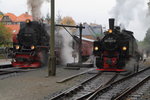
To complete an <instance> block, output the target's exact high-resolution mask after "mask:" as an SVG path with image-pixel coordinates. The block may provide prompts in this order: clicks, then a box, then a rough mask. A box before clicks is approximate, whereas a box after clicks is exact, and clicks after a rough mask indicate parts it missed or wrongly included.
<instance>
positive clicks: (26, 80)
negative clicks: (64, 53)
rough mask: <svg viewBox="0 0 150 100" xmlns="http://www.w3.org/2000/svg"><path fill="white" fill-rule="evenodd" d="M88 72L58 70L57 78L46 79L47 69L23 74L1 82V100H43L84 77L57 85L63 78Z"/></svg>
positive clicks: (60, 68)
mask: <svg viewBox="0 0 150 100" xmlns="http://www.w3.org/2000/svg"><path fill="white" fill-rule="evenodd" d="M85 70H88V69H86V68H82V69H80V70H68V69H63V68H62V67H59V68H57V71H56V76H55V77H54V76H50V77H48V78H47V77H46V75H47V71H46V68H42V69H38V70H36V71H32V72H27V73H22V74H20V75H17V76H14V77H8V78H6V79H3V80H0V100H43V99H44V97H46V96H47V95H49V94H52V93H55V92H57V91H60V90H62V89H65V88H69V87H71V86H73V85H75V84H76V83H77V82H78V81H79V80H81V79H82V78H84V75H82V76H79V77H77V78H74V79H72V80H71V81H69V82H64V83H56V81H58V80H61V79H62V78H65V77H68V76H71V75H73V74H77V73H80V72H82V71H85Z"/></svg>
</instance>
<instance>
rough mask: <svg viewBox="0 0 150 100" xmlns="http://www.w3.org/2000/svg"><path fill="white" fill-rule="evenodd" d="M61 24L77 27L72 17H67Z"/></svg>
mask: <svg viewBox="0 0 150 100" xmlns="http://www.w3.org/2000/svg"><path fill="white" fill-rule="evenodd" d="M61 24H65V25H76V23H75V21H74V20H73V18H72V17H69V16H66V17H64V18H63V19H62V20H61Z"/></svg>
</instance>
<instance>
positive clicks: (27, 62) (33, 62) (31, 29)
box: [12, 20, 49, 67]
mask: <svg viewBox="0 0 150 100" xmlns="http://www.w3.org/2000/svg"><path fill="white" fill-rule="evenodd" d="M13 49H14V50H13V51H14V54H15V55H14V60H13V61H12V65H13V66H15V67H39V66H41V65H43V64H46V62H47V57H48V56H47V53H48V50H49V34H48V33H47V31H46V29H45V25H44V24H43V23H40V22H36V21H30V20H26V22H23V23H21V25H20V31H19V33H18V34H17V36H16V37H15V38H14V39H13Z"/></svg>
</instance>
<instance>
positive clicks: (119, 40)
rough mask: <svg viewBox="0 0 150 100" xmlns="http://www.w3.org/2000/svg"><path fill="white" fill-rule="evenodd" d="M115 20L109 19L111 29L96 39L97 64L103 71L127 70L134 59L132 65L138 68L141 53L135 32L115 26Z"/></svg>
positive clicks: (94, 47)
mask: <svg viewBox="0 0 150 100" xmlns="http://www.w3.org/2000/svg"><path fill="white" fill-rule="evenodd" d="M114 21H115V19H113V18H111V19H109V30H108V31H106V32H105V36H104V37H103V38H102V39H101V40H98V41H94V46H93V54H94V55H95V66H96V67H97V68H98V69H97V70H101V71H126V69H125V66H126V65H127V63H128V62H129V61H130V60H131V59H134V60H135V63H134V64H133V65H132V66H134V67H135V69H136V70H137V69H138V61H139V53H138V46H137V43H136V39H135V38H134V36H133V32H132V31H128V30H122V31H121V30H120V27H119V26H118V27H117V26H116V27H115V26H114Z"/></svg>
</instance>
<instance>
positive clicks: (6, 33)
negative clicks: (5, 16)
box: [0, 23, 12, 45]
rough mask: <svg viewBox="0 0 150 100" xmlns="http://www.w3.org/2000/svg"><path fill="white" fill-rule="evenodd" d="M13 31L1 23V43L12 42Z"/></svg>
mask: <svg viewBox="0 0 150 100" xmlns="http://www.w3.org/2000/svg"><path fill="white" fill-rule="evenodd" d="M11 40H12V33H11V30H10V29H9V28H7V27H5V26H4V25H3V24H2V23H0V45H3V44H5V43H8V42H11Z"/></svg>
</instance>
